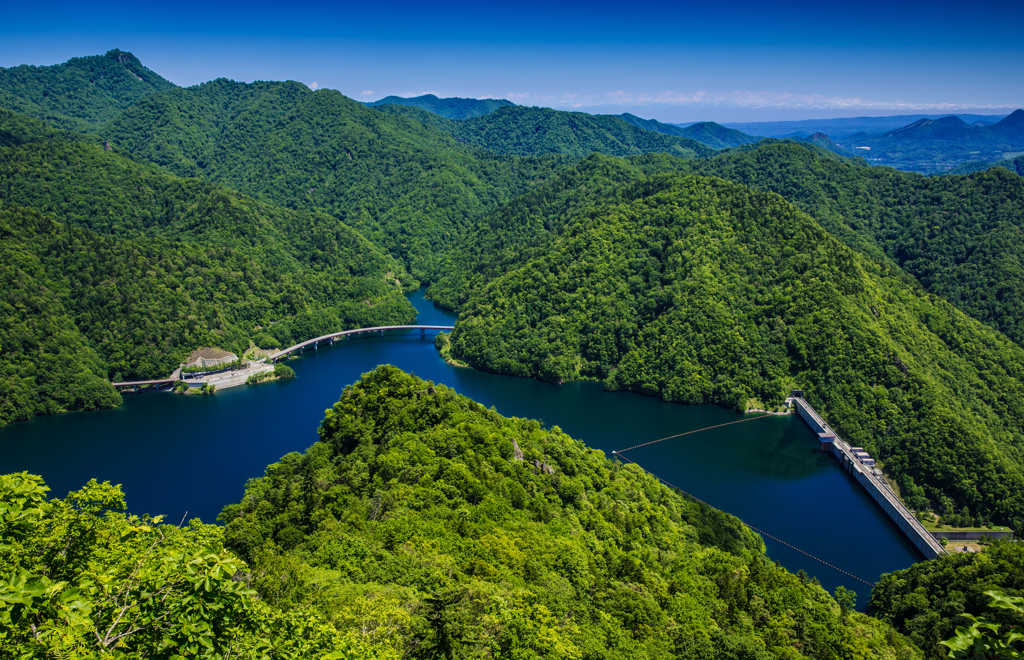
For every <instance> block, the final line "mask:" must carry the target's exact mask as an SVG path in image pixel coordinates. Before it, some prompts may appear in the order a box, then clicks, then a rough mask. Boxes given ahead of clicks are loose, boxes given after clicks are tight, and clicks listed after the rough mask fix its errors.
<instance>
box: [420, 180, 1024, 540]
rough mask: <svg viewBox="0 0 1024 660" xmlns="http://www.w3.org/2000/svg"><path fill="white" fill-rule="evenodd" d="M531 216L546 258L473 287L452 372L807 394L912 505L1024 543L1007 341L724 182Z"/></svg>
mask: <svg viewBox="0 0 1024 660" xmlns="http://www.w3.org/2000/svg"><path fill="white" fill-rule="evenodd" d="M599 185H600V184H599ZM573 201H575V200H574V199H573V198H572V197H571V196H570V197H569V203H571V202H573ZM541 208H542V207H541ZM538 216H539V213H538V214H537V215H531V214H529V213H524V214H523V217H530V218H531V220H532V221H533V222H534V223H535V224H537V225H540V224H541V223H542V222H543V225H544V227H545V231H546V233H547V235H548V236H547V239H546V241H547V243H546V245H544V239H543V238H541V239H537V240H538V242H539V246H540V247H538V249H536V250H525V251H524V252H523V255H524V257H523V259H522V261H520V262H519V263H514V257H512V256H511V255H510V253H509V252H505V253H504V258H505V259H507V260H508V261H506V262H505V263H504V264H503V268H505V269H506V271H507V272H505V273H504V274H502V275H499V276H498V277H496V278H491V279H489V278H488V276H487V273H486V271H483V276H482V277H481V278H480V280H479V281H478V282H479V283H474V282H471V284H473V285H474V286H476V287H477V288H475V289H474V290H473V291H472V292H471V294H470V296H469V298H468V301H466V302H465V303H464V304H462V305H461V307H460V312H461V314H460V317H459V321H458V322H457V324H456V327H455V330H454V332H453V333H452V335H451V348H452V355H453V356H454V357H456V358H458V359H461V360H464V361H467V362H468V363H470V364H471V365H473V366H477V367H479V368H482V369H486V370H489V371H496V372H501V373H509V374H514V375H518V376H526V377H536V378H542V379H544V380H548V381H552V382H564V381H570V380H576V379H580V378H592V379H600V380H603V381H604V382H605V383H606V384H607V386H608V387H611V388H619V389H626V390H632V391H637V392H643V393H648V394H655V395H659V396H661V397H662V398H663V399H665V400H667V401H678V402H681V403H701V402H713V403H719V404H722V405H726V406H735V407H737V408H741V409H742V408H743V407H744V406H745V405H746V404H747V402H748V401H749V400H755V401H760V402H762V403H768V404H772V403H778V402H780V401H781V400H782V399H783V398H784V397H785V396H786V395H787V394H788V392H789V391H790V389H793V388H799V389H804V390H806V391H807V395H808V397H809V398H810V400H812V401H813V402H814V405H815V406H816V407H818V409H819V411H821V412H822V413H823V414H824V415H825V416H826V418H827V419H829V421H830V422H831V423H833V424H834V425H835V426H836V427H837V429H839V430H840V432H841V433H843V434H844V435H845V436H846V437H848V439H849V440H850V441H851V442H853V443H854V444H857V445H861V446H864V447H867V448H868V449H869V451H871V452H872V455H876V456H879V457H880V458H881V459H882V460H883V462H884V463H885V466H886V469H887V471H888V472H889V474H891V475H893V476H894V477H895V478H897V479H898V480H899V481H900V482H901V483H902V484H904V487H905V488H904V495H905V496H906V497H907V498H908V500H909V501H910V502H911V504H912V506H915V507H924V506H931V507H933V508H935V509H936V510H940V511H946V512H947V513H948V512H949V511H948V507H949V506H953V505H955V507H956V509H957V511H960V509H961V508H962V507H964V506H967V507H969V510H970V512H971V513H970V515H971V516H973V517H975V518H976V519H979V520H987V519H993V520H999V521H1002V522H1007V523H1010V524H1011V526H1013V527H1014V528H1021V526H1022V525H1024V477H1022V466H1021V459H1020V453H1019V452H1020V444H1019V443H1020V438H1021V437H1022V431H1024V350H1022V349H1021V348H1020V347H1019V346H1017V345H1016V344H1013V343H1012V342H1010V341H1008V340H1007V339H1006V338H1005V337H1003V336H1002V335H1000V334H999V333H997V332H995V331H993V330H991V329H990V328H987V327H986V326H983V325H981V324H980V323H978V322H976V321H974V320H972V319H970V318H968V317H966V316H965V315H964V314H963V313H961V312H958V311H957V310H956V309H954V308H953V307H952V306H951V305H949V304H948V303H946V302H945V301H943V300H941V299H939V298H937V297H936V296H934V295H931V294H928V293H926V292H924V291H922V290H920V289H919V288H917V287H915V286H913V285H912V284H910V283H907V282H906V281H904V280H903V279H902V278H900V277H899V276H898V275H899V273H898V271H897V270H896V269H895V267H891V266H886V265H884V264H879V263H877V262H875V261H872V260H870V259H868V258H865V257H863V256H862V255H860V254H858V253H856V252H854V251H853V250H851V249H849V248H848V247H846V246H845V245H843V244H842V243H840V242H839V241H837V240H836V239H834V238H833V237H831V236H830V235H829V234H828V233H826V232H825V231H824V230H822V228H821V227H820V226H819V225H818V224H817V223H816V222H814V221H813V220H812V219H811V218H809V217H808V216H806V215H804V214H803V213H801V212H800V211H798V210H797V209H796V208H794V207H793V206H792V205H790V204H788V203H786V202H785V201H784V200H782V199H781V198H780V197H778V196H776V195H771V194H764V193H758V192H754V191H752V190H750V189H748V188H744V187H742V186H737V185H735V184H730V183H726V182H724V181H722V180H716V179H706V178H699V177H692V176H680V175H656V176H653V177H649V178H647V179H642V180H640V181H638V182H637V183H634V184H631V185H629V186H627V187H626V188H625V189H621V188H620V189H618V190H617V191H616V192H615V193H613V194H612V195H610V197H609V199H608V200H607V202H606V203H604V204H601V203H599V202H595V203H593V204H591V205H590V206H589V207H588V206H585V205H584V206H582V207H581V208H580V209H579V212H578V213H576V212H574V209H573V208H569V209H566V208H564V207H558V206H556V207H555V208H554V209H552V210H551V211H548V212H547V215H546V216H541V217H538ZM503 219H504V218H503V217H501V216H498V219H497V220H496V222H501V221H502V220H503ZM511 220H512V221H513V222H514V221H515V218H511ZM495 261H497V259H495ZM478 272H480V271H478ZM435 288H437V289H438V298H440V299H442V300H444V299H445V298H444V296H445V295H448V294H446V292H445V291H444V285H443V283H438V284H437V285H435ZM432 290H433V289H432ZM452 296H453V297H454V298H456V299H457V298H458V296H457V295H455V294H452ZM947 500H948V502H947Z"/></svg>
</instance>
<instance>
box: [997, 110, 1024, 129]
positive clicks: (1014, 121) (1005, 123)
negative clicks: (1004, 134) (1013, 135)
mask: <svg viewBox="0 0 1024 660" xmlns="http://www.w3.org/2000/svg"><path fill="white" fill-rule="evenodd" d="M994 126H995V127H999V128H1004V129H1005V128H1013V129H1020V128H1024V110H1020V109H1018V110H1014V111H1013V112H1011V113H1010V114H1008V115H1007V116H1006V117H1004V118H1003V120H1002V121H1000V122H999V123H997V124H994Z"/></svg>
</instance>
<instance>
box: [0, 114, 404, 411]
mask: <svg viewBox="0 0 1024 660" xmlns="http://www.w3.org/2000/svg"><path fill="white" fill-rule="evenodd" d="M0 134H3V135H6V136H8V137H9V139H8V140H6V143H9V144H15V145H17V146H5V147H0V205H2V208H3V227H4V244H3V246H2V247H3V249H4V251H5V255H6V258H7V260H6V261H5V266H6V270H5V271H4V272H5V278H6V279H7V282H8V283H7V285H6V286H5V289H4V290H5V292H6V293H5V296H6V298H5V306H4V307H3V311H2V321H0V322H2V324H3V325H2V327H3V331H2V332H3V335H2V337H0V344H2V345H3V347H4V351H5V354H6V355H7V356H8V359H7V360H6V361H5V363H4V372H3V374H4V375H3V378H4V381H3V385H0V387H3V388H4V392H5V396H4V397H3V400H4V405H3V407H2V408H0V424H2V423H6V422H9V421H12V420H16V419H25V418H27V417H31V416H32V415H33V414H40V413H52V412H57V411H59V410H75V409H87V408H91V407H96V406H106V405H113V404H116V402H117V401H118V400H119V398H118V397H117V396H116V394H115V393H114V392H113V390H110V388H109V386H106V385H103V386H102V387H99V386H98V385H97V383H98V382H99V381H98V380H97V378H96V377H100V378H107V379H110V380H112V381H117V380H122V379H134V378H143V379H148V378H163V377H166V376H167V375H168V374H169V373H170V372H171V371H172V370H173V369H174V368H175V367H176V366H177V365H178V364H179V363H180V362H181V360H182V359H183V358H184V357H185V356H186V355H188V354H189V353H190V352H191V351H192V350H193V349H195V348H197V347H199V346H203V345H218V346H221V347H223V348H226V349H229V350H233V351H234V352H236V353H238V354H241V353H242V352H243V351H244V350H245V349H246V348H248V346H249V345H250V341H253V342H255V343H257V344H259V345H261V346H264V347H266V348H269V347H273V346H287V345H290V344H291V343H292V342H293V341H298V340H304V339H308V338H310V337H315V336H318V335H320V334H324V333H326V332H329V331H333V330H341V329H344V328H351V327H364V326H371V325H387V324H391V323H403V322H411V321H412V320H413V319H414V318H415V310H414V309H413V308H412V306H411V305H410V304H409V302H408V301H407V300H406V299H405V297H404V295H403V290H406V289H408V288H410V287H413V286H416V282H415V280H413V279H412V278H411V277H410V276H409V275H408V274H407V273H406V272H405V270H404V269H403V267H402V265H401V264H400V263H399V262H398V261H396V260H394V259H392V258H391V257H388V256H386V255H385V254H383V253H382V252H381V251H380V250H379V249H378V248H376V247H374V246H373V245H372V244H370V243H369V242H368V241H367V240H366V239H364V238H362V237H361V236H360V235H359V234H358V233H356V232H355V231H354V230H352V229H350V228H349V227H347V226H345V225H342V224H340V223H338V222H337V221H335V220H334V219H333V218H331V217H329V216H326V215H322V214H317V213H310V212H303V211H290V210H287V209H281V208H277V207H274V206H270V205H267V204H264V203H260V202H256V201H255V200H252V199H250V198H247V197H244V196H242V195H239V194H238V193H234V192H231V191H228V190H225V189H223V188H219V187H217V186H215V185H213V184H210V183H206V182H203V181H199V180H195V179H178V178H175V177H172V176H169V175H167V174H164V173H163V172H161V171H159V170H158V169H156V168H154V167H152V166H148V165H141V164H138V163H135V162H133V161H131V160H129V159H127V158H125V157H124V156H122V155H119V154H117V153H114V152H110V151H106V150H105V149H103V148H102V147H100V146H95V145H90V144H85V143H76V142H50V141H46V140H47V139H48V138H50V137H52V136H54V135H56V136H58V137H60V136H63V135H64V134H63V133H60V132H56V133H54V132H53V131H50V130H48V129H46V128H45V127H41V126H40V125H38V124H37V123H33V121H32V120H26V119H25V118H18V117H16V116H12V115H9V114H8V115H0ZM26 207H28V208H26ZM29 209H31V210H29ZM29 301H31V302H29ZM261 328H263V329H262V330H261ZM52 363H56V364H59V365H60V367H59V368H56V367H54V366H53V364H52ZM54 379H57V381H61V382H63V383H64V384H63V385H57V384H55V383H56V382H57V381H55V380H54ZM72 381H73V382H72ZM100 390H103V391H105V392H106V394H103V392H101V391H100Z"/></svg>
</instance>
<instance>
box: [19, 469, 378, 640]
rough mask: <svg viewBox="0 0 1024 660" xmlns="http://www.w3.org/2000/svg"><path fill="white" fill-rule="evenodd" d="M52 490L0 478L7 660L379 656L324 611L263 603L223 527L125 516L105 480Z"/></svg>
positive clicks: (117, 493)
mask: <svg viewBox="0 0 1024 660" xmlns="http://www.w3.org/2000/svg"><path fill="white" fill-rule="evenodd" d="M48 490H49V488H47V486H46V485H45V484H44V483H43V480H42V479H41V478H40V477H38V476H35V475H30V474H26V473H20V474H7V475H0V548H3V552H0V576H2V577H0V602H3V608H2V609H0V658H2V659H4V660H14V659H15V658H17V659H23V658H96V659H99V658H110V659H118V660H141V659H143V658H167V659H171V658H209V659H211V660H212V659H213V658H217V659H222V658H228V657H231V658H253V659H255V658H282V659H295V660H305V659H307V658H331V659H332V660H355V659H356V658H360V659H361V658H370V657H374V656H373V655H371V654H370V653H369V652H368V649H366V647H365V645H363V644H362V643H361V642H360V640H359V639H358V638H357V636H356V635H354V634H348V635H344V634H342V633H339V632H338V630H337V628H336V627H335V626H334V625H332V622H331V621H328V620H327V619H326V618H325V617H324V616H323V615H322V614H320V613H319V612H317V611H315V610H305V611H284V610H281V609H279V608H275V607H273V606H271V605H268V604H267V603H266V602H264V601H263V600H261V599H260V598H258V597H257V595H256V594H255V593H254V592H253V590H252V589H250V588H249V587H248V585H247V584H246V583H245V581H244V578H245V576H246V572H245V568H246V567H245V564H244V563H243V562H241V561H240V560H239V559H238V558H237V557H235V556H234V555H233V554H232V553H231V552H229V551H227V550H225V549H224V545H223V535H224V532H223V529H222V528H221V527H218V526H216V525H204V524H203V523H202V522H200V521H199V520H198V519H196V520H192V521H191V522H190V523H189V524H188V525H185V526H176V525H173V524H167V523H162V522H161V518H162V516H157V517H155V518H151V517H150V516H148V515H147V516H143V517H139V516H134V515H129V514H127V513H125V510H126V506H125V495H124V493H123V492H121V488H120V486H111V485H110V484H109V483H107V482H104V483H102V484H100V483H97V482H96V480H92V481H90V482H89V483H88V484H86V485H85V487H83V488H81V489H80V490H77V491H73V492H71V493H68V496H67V497H66V498H64V499H62V500H60V499H52V500H50V499H47V495H46V493H47V491H48ZM240 578H241V579H240Z"/></svg>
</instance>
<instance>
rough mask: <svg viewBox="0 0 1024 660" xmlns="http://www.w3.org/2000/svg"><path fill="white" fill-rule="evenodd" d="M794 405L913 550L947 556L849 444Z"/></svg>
mask: <svg viewBox="0 0 1024 660" xmlns="http://www.w3.org/2000/svg"><path fill="white" fill-rule="evenodd" d="M793 403H794V405H795V406H796V409H797V413H798V414H799V415H800V417H802V418H803V420H804V421H805V422H807V425H808V426H810V427H811V428H812V429H813V430H814V431H815V432H816V433H817V434H818V437H819V441H820V439H822V436H827V437H829V438H830V439H831V440H832V442H831V443H829V444H831V445H832V446H831V453H832V455H833V456H835V457H836V458H837V459H838V460H839V462H840V463H841V464H842V466H843V467H844V468H845V469H846V471H847V472H849V473H850V475H851V476H853V478H854V479H856V481H857V483H859V484H860V485H861V486H863V487H864V490H865V491H867V493H868V495H870V496H871V499H873V500H874V501H875V502H876V503H877V504H878V506H879V507H881V509H882V511H885V513H886V515H887V516H889V518H891V519H892V521H893V522H894V523H896V526H897V527H899V528H900V531H901V532H903V535H904V536H906V537H907V539H909V540H910V542H911V543H912V544H914V547H916V548H917V549H918V550H919V551H920V552H921V554H922V555H924V556H925V557H926V558H927V559H935V558H936V557H939V556H941V555H944V554H946V550H945V548H943V547H942V544H940V543H939V542H938V541H937V540H936V539H935V538H934V537H933V536H932V535H931V534H930V533H929V532H928V530H926V529H925V528H924V525H922V524H921V522H920V521H919V520H918V519H917V518H915V517H914V516H913V514H911V513H910V511H909V510H908V509H907V508H906V507H905V506H903V503H902V502H900V501H899V499H898V498H897V497H896V495H895V494H894V493H893V492H892V491H891V490H890V489H889V484H888V483H886V482H884V481H883V480H882V479H881V478H879V477H877V476H875V474H874V471H873V469H872V468H871V466H868V465H864V464H863V463H861V462H860V460H859V459H858V458H857V457H856V456H855V455H854V453H853V451H852V450H851V449H850V445H849V444H847V442H846V441H844V440H843V439H842V438H840V437H839V436H838V435H836V433H835V431H833V430H832V429H831V428H829V425H828V424H826V423H825V420H824V419H822V418H821V415H819V414H818V413H817V411H815V410H814V408H812V407H811V405H810V404H809V403H807V402H806V401H804V400H803V398H794V399H793ZM822 448H825V443H823V444H822Z"/></svg>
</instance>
